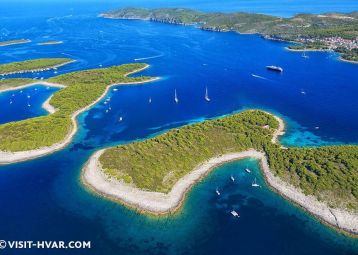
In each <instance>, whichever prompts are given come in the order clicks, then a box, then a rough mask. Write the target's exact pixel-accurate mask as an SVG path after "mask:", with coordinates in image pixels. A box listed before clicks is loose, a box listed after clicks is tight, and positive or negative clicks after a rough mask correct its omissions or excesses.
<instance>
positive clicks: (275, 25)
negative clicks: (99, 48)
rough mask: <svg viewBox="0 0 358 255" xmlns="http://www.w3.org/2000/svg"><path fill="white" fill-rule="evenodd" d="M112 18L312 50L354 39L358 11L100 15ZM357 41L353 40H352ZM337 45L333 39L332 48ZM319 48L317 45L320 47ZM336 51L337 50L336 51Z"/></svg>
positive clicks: (122, 12) (173, 11)
mask: <svg viewBox="0 0 358 255" xmlns="http://www.w3.org/2000/svg"><path fill="white" fill-rule="evenodd" d="M102 16H103V17H106V18H114V19H143V20H151V21H158V22H164V23H174V24H188V25H197V26H198V27H199V28H201V29H204V30H212V31H223V32H226V31H235V32H240V33H258V34H261V35H263V36H265V37H266V38H271V39H278V40H287V41H297V42H300V43H304V44H308V46H307V47H311V49H314V47H315V44H316V43H317V44H320V43H322V44H324V45H326V46H327V45H328V44H329V43H331V42H328V41H326V39H327V38H335V37H340V38H343V39H347V40H350V41H354V40H357V39H356V38H357V36H358V12H352V13H348V14H340V13H328V14H324V15H317V14H299V15H296V16H294V17H291V18H279V17H274V16H269V15H263V14H253V13H242V12H237V13H220V12H212V13H205V12H200V11H194V10H190V9H183V8H161V9H140V8H124V9H119V10H115V11H110V12H106V13H104V14H102ZM348 44H349V43H348ZM356 44H357V42H356ZM339 45H340V44H339V43H337V44H335V43H334V42H333V47H334V49H335V48H336V47H338V46H339ZM317 46H318V45H317ZM321 48H322V47H318V49H321ZM345 49H346V50H347V51H349V53H346V54H343V55H342V57H343V58H345V59H346V57H348V58H350V59H355V58H357V57H358V54H357V51H356V50H352V48H351V46H348V45H347V47H345ZM337 51H338V52H340V51H339V50H337Z"/></svg>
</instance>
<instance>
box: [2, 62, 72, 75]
mask: <svg viewBox="0 0 358 255" xmlns="http://www.w3.org/2000/svg"><path fill="white" fill-rule="evenodd" d="M74 61H75V60H73V59H70V58H39V59H31V60H25V61H20V62H12V63H8V64H0V75H9V74H17V73H31V72H42V71H48V70H51V69H57V68H58V67H61V66H64V65H67V64H70V63H72V62H74Z"/></svg>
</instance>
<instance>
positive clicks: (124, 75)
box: [0, 63, 157, 163]
mask: <svg viewBox="0 0 358 255" xmlns="http://www.w3.org/2000/svg"><path fill="white" fill-rule="evenodd" d="M147 67H148V65H146V64H140V63H136V64H124V65H120V66H113V67H109V68H99V69H91V70H85V71H78V72H73V73H68V74H63V75H59V76H55V77H53V78H50V79H47V80H44V81H41V82H38V83H45V84H46V83H48V84H55V85H61V86H64V88H63V89H61V90H59V91H57V92H55V93H54V94H53V96H52V97H51V99H50V101H49V102H48V103H49V105H51V108H53V109H56V111H55V112H54V113H53V114H50V115H47V116H40V117H36V118H31V119H26V120H22V121H17V122H10V123H6V124H2V125H0V141H1V142H0V163H11V162H14V161H18V160H26V159H28V158H33V157H37V156H40V155H44V154H48V153H51V152H53V151H56V150H58V149H61V148H63V147H64V146H65V145H66V144H68V143H69V142H70V141H71V139H72V137H73V135H74V134H75V133H76V131H77V123H76V120H75V118H76V116H77V115H78V114H79V113H80V112H82V111H84V110H86V109H88V107H90V106H92V105H93V104H95V103H96V102H98V100H100V99H101V98H102V97H103V96H104V95H105V94H106V92H107V90H108V88H109V87H110V86H112V85H117V84H138V83H144V82H149V81H152V80H155V79H157V78H156V77H147V76H136V77H129V76H128V75H129V74H132V73H135V72H139V71H141V70H143V69H145V68H147ZM18 82H23V81H22V80H18V79H17V80H13V79H6V80H4V81H2V83H3V85H4V84H6V83H8V84H12V83H15V84H17V83H18Z"/></svg>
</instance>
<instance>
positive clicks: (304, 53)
mask: <svg viewBox="0 0 358 255" xmlns="http://www.w3.org/2000/svg"><path fill="white" fill-rule="evenodd" d="M302 57H303V58H310V57H309V56H308V55H306V49H305V50H304V51H303V53H302Z"/></svg>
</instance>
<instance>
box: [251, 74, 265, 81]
mask: <svg viewBox="0 0 358 255" xmlns="http://www.w3.org/2000/svg"><path fill="white" fill-rule="evenodd" d="M251 76H252V77H255V78H258V79H262V80H268V79H267V78H265V77H263V76H260V75H257V74H253V73H252V74H251Z"/></svg>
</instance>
